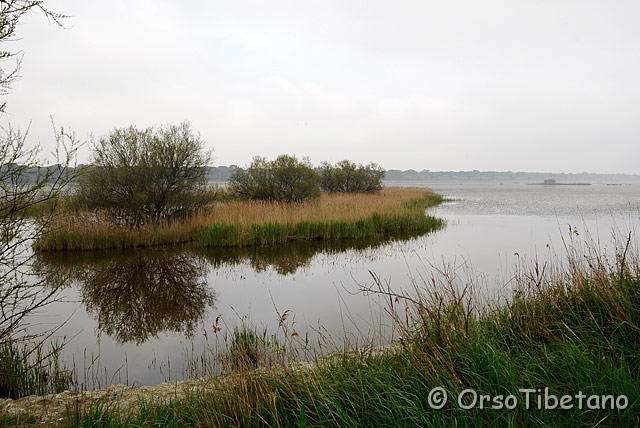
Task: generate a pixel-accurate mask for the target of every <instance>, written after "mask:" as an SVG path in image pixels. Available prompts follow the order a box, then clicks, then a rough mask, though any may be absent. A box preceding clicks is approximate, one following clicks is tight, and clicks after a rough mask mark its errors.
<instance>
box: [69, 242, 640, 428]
mask: <svg viewBox="0 0 640 428" xmlns="http://www.w3.org/2000/svg"><path fill="white" fill-rule="evenodd" d="M574 239H575V238H574V237H573V235H572V237H571V238H570V239H569V241H567V242H566V254H564V255H562V256H560V255H558V254H553V253H549V254H548V255H547V258H546V259H545V260H542V261H538V260H534V261H532V262H525V261H522V262H520V263H519V264H518V265H517V266H516V268H515V272H514V275H513V278H512V280H511V282H510V283H509V285H510V287H512V288H513V293H512V294H511V296H510V297H509V299H507V300H506V301H504V302H501V303H500V304H492V305H489V306H486V305H482V304H479V303H478V300H477V299H476V297H474V293H475V292H477V290H475V289H474V284H473V281H465V280H463V279H461V277H460V276H459V275H458V274H457V273H456V272H453V271H449V270H447V269H441V270H439V271H438V273H436V274H433V275H427V274H420V275H414V276H413V277H412V279H411V284H410V285H411V286H412V287H410V288H408V289H407V288H405V289H404V290H408V291H402V292H398V291H395V290H394V289H392V288H391V287H390V285H389V284H388V283H386V282H385V281H381V280H380V279H379V278H378V277H377V276H375V275H373V286H372V287H370V288H369V289H368V291H370V292H375V293H377V294H378V295H380V296H381V297H383V298H385V299H387V301H388V302H389V307H388V309H389V311H390V313H392V314H393V316H394V319H395V322H396V325H397V327H398V328H399V329H400V331H401V333H402V339H401V340H400V341H398V342H397V343H396V344H395V345H393V346H391V347H389V348H386V349H382V350H381V349H377V348H367V347H363V348H360V349H358V350H353V351H348V352H342V353H336V354H333V355H331V356H328V357H323V358H319V359H318V360H317V361H316V364H315V365H313V366H304V365H284V366H282V367H280V368H279V369H271V370H263V369H259V368H258V369H254V368H253V367H254V366H255V365H254V364H250V365H248V366H246V365H245V366H242V365H240V366H239V367H238V368H237V370H234V371H232V372H231V373H229V374H228V375H227V376H224V377H220V378H216V379H211V380H210V385H209V387H208V388H207V389H205V390H202V391H200V392H197V393H192V394H191V395H189V396H188V397H187V398H186V399H179V400H173V401H171V402H169V403H167V402H143V403H141V404H140V406H139V408H138V411H137V412H136V413H134V414H128V415H127V414H119V413H117V412H113V411H106V410H102V409H95V408H93V409H91V410H90V411H89V412H88V413H86V416H85V418H84V419H83V420H82V421H81V422H82V424H83V426H136V427H138V426H149V427H150V426H243V427H273V426H275V427H290V426H298V427H301V426H314V427H315V426H319V427H356V426H358V427H360V426H432V427H451V426H457V427H494V426H507V427H523V426H525V427H526V426H553V427H556V426H562V427H586V426H589V427H591V426H598V427H619V426H639V425H640V401H639V400H640V267H639V266H640V263H639V258H638V253H637V249H636V248H634V245H633V243H634V240H633V239H632V237H631V235H629V236H628V239H623V240H622V241H621V242H618V244H617V246H616V250H615V252H614V254H612V255H604V254H601V253H600V252H599V251H600V250H599V248H597V247H595V246H592V245H591V244H589V245H587V246H583V245H582V244H581V243H579V242H577V241H574ZM561 257H562V258H563V259H561ZM563 260H564V261H563ZM235 337H236V339H235V340H236V341H242V343H243V347H244V346H249V347H250V346H257V345H256V343H257V338H258V335H255V334H253V335H252V334H250V333H246V332H244V333H240V334H239V335H237V336H235ZM243 349H244V348H243ZM243 352H244V354H245V355H246V354H247V353H246V352H245V351H243ZM248 355H254V354H253V353H251V352H250V353H249V354H248ZM251 361H254V360H253V359H252V360H251ZM435 388H441V389H435ZM471 391H474V393H475V394H476V395H475V399H476V402H475V404H474V393H472V392H471ZM434 392H435V393H434ZM442 392H445V393H446V394H447V397H448V398H447V400H445V402H444V404H443V405H442V407H440V406H439V405H437V404H439V402H436V401H435V400H436V398H438V395H437V393H442ZM545 392H546V395H545ZM580 394H582V396H584V397H582V398H579V397H581V395H580ZM481 396H486V397H487V400H486V401H483V405H482V406H481V405H480V401H479V400H481ZM564 396H568V397H569V398H568V399H566V398H562V397H564ZM587 397H590V398H588V399H587ZM594 397H595V398H594ZM610 397H611V398H610ZM560 399H563V400H565V401H564V402H563V403H564V406H565V407H567V404H571V405H572V407H571V408H566V409H562V408H559V402H560ZM567 400H568V401H567ZM616 400H617V401H616ZM527 403H528V407H527ZM596 404H598V405H599V406H600V407H601V408H599V409H596V408H593V407H595V406H596ZM507 406H508V407H513V408H506V407H507ZM550 407H551V408H550ZM602 407H605V408H602ZM612 407H613V408H612Z"/></svg>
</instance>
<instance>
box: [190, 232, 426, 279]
mask: <svg viewBox="0 0 640 428" xmlns="http://www.w3.org/2000/svg"><path fill="white" fill-rule="evenodd" d="M413 237H414V236H413V235H411V236H409V235H408V236H406V237H404V236H403V237H399V238H396V239H384V240H383V239H345V240H334V241H321V240H320V241H309V242H295V243H290V244H286V245H276V246H264V247H243V248H199V249H194V251H196V252H197V253H198V254H199V255H201V256H203V257H205V258H206V259H207V261H208V262H209V263H210V264H211V265H212V266H213V268H214V269H224V268H226V267H229V266H235V265H239V264H248V265H250V266H251V267H252V268H253V270H255V271H256V272H265V271H267V270H269V269H273V270H274V271H275V272H276V273H278V274H280V275H283V276H286V275H292V274H294V273H296V272H297V271H298V269H304V268H306V267H308V266H309V264H310V262H311V260H312V259H313V258H314V257H315V256H316V255H318V254H320V253H323V254H340V253H345V252H347V251H351V250H355V251H364V250H369V249H372V248H377V247H380V246H382V245H384V244H386V243H389V242H393V241H403V240H408V239H410V238H413Z"/></svg>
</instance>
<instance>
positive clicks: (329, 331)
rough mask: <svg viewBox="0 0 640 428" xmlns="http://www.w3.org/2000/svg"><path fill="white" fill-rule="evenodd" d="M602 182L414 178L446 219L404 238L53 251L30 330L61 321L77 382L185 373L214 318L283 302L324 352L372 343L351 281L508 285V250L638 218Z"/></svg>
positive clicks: (380, 311) (637, 199) (259, 312)
mask: <svg viewBox="0 0 640 428" xmlns="http://www.w3.org/2000/svg"><path fill="white" fill-rule="evenodd" d="M611 184H616V183H593V184H592V185H590V186H562V185H557V186H541V185H529V184H528V183H524V182H523V183H500V182H482V183H420V184H419V185H421V186H425V187H431V188H432V189H434V190H435V191H436V192H438V193H441V194H443V195H444V196H446V197H448V198H449V199H450V201H449V202H446V203H444V204H442V205H441V206H439V207H436V208H434V209H432V210H430V212H429V214H430V215H434V216H438V217H442V218H444V219H445V220H446V226H445V227H444V228H443V229H441V230H438V231H436V232H432V233H430V234H427V235H425V236H422V237H417V238H413V239H408V240H403V241H395V242H387V243H372V242H358V243H349V242H341V243H339V244H338V245H334V246H327V244H326V243H314V244H307V245H291V246H286V247H281V248H276V249H271V248H250V249H239V250H238V249H231V250H229V249H226V250H202V249H184V248H183V249H171V250H168V249H161V250H158V249H155V250H145V251H132V252H127V254H121V253H114V252H101V253H90V254H62V255H59V254H58V255H50V256H47V257H43V258H42V259H41V262H42V263H41V265H42V270H43V273H42V274H41V275H44V276H47V275H58V276H59V275H64V276H65V278H68V283H69V284H70V285H69V287H68V288H67V289H66V290H65V291H64V300H63V301H61V302H56V303H54V304H52V305H50V306H48V307H47V308H46V313H40V314H38V315H36V316H34V317H32V319H31V322H32V327H31V329H32V331H36V330H38V329H46V328H51V327H55V326H58V325H60V324H62V323H63V322H64V324H63V325H62V327H60V328H59V329H58V330H57V332H56V335H57V336H63V337H65V338H66V341H67V342H68V343H67V345H66V347H65V349H64V353H63V359H64V361H65V362H66V364H67V366H68V367H73V368H74V369H75V371H76V374H77V376H78V380H79V381H80V383H81V387H82V388H94V387H98V386H105V385H106V384H108V383H128V384H133V385H141V384H142V385H148V384H155V383H159V382H163V381H165V380H169V379H181V378H184V377H187V376H189V363H188V362H189V361H193V359H194V357H196V358H197V357H198V356H202V355H204V354H206V353H207V351H206V350H205V348H206V346H205V345H206V344H207V343H208V344H209V345H211V344H212V342H215V332H214V325H217V326H218V327H222V331H221V333H219V334H220V335H222V334H224V331H229V330H232V329H233V326H235V325H240V324H241V323H245V324H248V325H252V326H257V327H258V329H259V330H260V329H267V331H269V332H276V331H282V328H281V327H280V329H279V315H282V314H284V313H285V312H286V311H289V312H287V313H288V314H289V315H288V317H287V319H286V322H285V325H286V327H287V329H288V330H287V331H288V332H289V333H292V332H293V331H295V332H297V333H298V335H299V336H298V337H299V338H302V339H303V338H305V337H308V338H309V339H310V343H311V344H312V345H313V344H314V343H316V341H318V340H321V338H324V339H322V341H323V343H325V344H326V343H330V344H331V346H330V347H329V348H325V351H327V350H329V351H330V350H335V349H339V348H341V347H342V346H343V345H344V343H345V340H347V341H348V345H347V346H362V345H370V344H372V345H377V344H381V343H384V342H385V341H386V340H388V339H389V338H392V337H393V334H395V333H394V332H393V331H392V330H391V329H390V328H389V320H388V319H387V317H386V316H385V303H384V302H385V300H384V299H381V298H376V297H372V296H370V295H366V294H365V293H362V292H361V288H362V287H369V286H372V285H373V279H372V273H373V274H375V275H376V276H378V277H379V278H380V280H381V281H382V282H383V283H385V284H389V285H390V286H391V287H392V288H393V289H395V290H398V291H401V290H403V289H406V288H407V287H409V285H410V284H411V282H412V279H413V280H415V279H416V278H417V279H418V280H417V282H418V283H421V278H423V277H429V275H430V274H431V273H432V272H435V271H437V270H447V269H451V270H455V271H456V273H457V274H459V275H460V276H461V277H465V278H468V279H472V280H473V282H474V283H475V284H476V285H477V287H478V288H479V289H481V290H480V292H481V293H482V294H483V295H484V296H485V297H486V298H488V299H492V298H493V296H497V295H500V294H504V293H505V292H508V288H509V278H510V275H511V272H512V271H513V266H514V263H515V262H516V258H517V257H520V258H524V257H528V258H534V257H536V256H538V255H541V254H548V252H549V251H550V250H549V248H552V249H553V251H555V250H558V252H559V253H560V252H561V249H562V237H563V236H566V235H567V233H568V230H569V226H572V227H575V228H577V229H578V230H579V231H580V232H581V233H583V234H585V235H586V234H587V232H588V233H589V234H590V235H591V236H592V237H593V238H594V239H595V240H598V241H599V242H601V244H602V246H603V247H608V246H609V245H610V237H611V232H612V230H614V229H616V230H618V231H619V232H621V233H622V234H626V232H628V231H629V230H631V229H633V228H635V227H636V226H637V223H638V216H639V213H640V209H639V204H640V182H639V183H632V184H629V183H624V184H622V185H611ZM411 185H412V186H416V185H417V184H416V183H411ZM464 281H466V280H465V279H463V282H464ZM65 321H66V322H65ZM327 337H328V339H326V338H327ZM219 338H220V336H219Z"/></svg>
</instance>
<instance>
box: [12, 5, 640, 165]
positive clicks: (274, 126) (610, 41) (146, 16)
mask: <svg viewBox="0 0 640 428" xmlns="http://www.w3.org/2000/svg"><path fill="white" fill-rule="evenodd" d="M46 5H47V6H48V7H49V8H50V9H53V10H55V11H59V12H62V13H66V14H68V15H70V16H71V17H70V18H69V19H67V20H65V25H66V27H67V28H66V29H62V28H59V27H57V26H56V25H55V24H53V23H52V22H49V21H47V19H46V18H44V17H43V16H41V15H37V14H34V15H32V16H29V17H27V18H26V19H24V20H23V21H22V25H21V26H20V28H19V29H18V36H20V40H18V41H15V42H13V43H12V44H11V46H10V47H11V48H12V49H21V50H22V51H23V53H24V62H23V68H22V72H21V75H22V78H21V80H20V81H19V82H18V83H17V84H16V85H14V90H13V92H12V93H11V95H10V96H9V99H8V102H9V104H8V111H9V113H10V115H9V116H8V118H9V119H10V120H11V122H12V124H13V125H14V126H16V125H19V126H20V127H21V128H23V129H24V128H26V127H27V126H28V125H29V124H31V128H30V135H31V139H32V141H40V142H41V143H42V145H43V146H44V147H45V148H49V147H50V141H51V139H52V132H51V125H50V120H49V117H50V116H53V117H54V119H55V121H56V123H57V124H58V125H64V126H67V127H70V128H72V129H74V130H75V132H76V134H77V136H78V137H79V138H81V139H83V140H88V139H89V138H90V136H91V135H94V136H96V137H99V136H102V135H106V134H108V133H109V132H110V131H111V130H113V129H114V128H115V127H124V126H128V125H131V124H133V125H136V126H138V127H141V128H143V127H147V126H150V125H162V124H169V123H178V122H181V121H184V120H189V121H190V122H191V123H192V125H193V127H194V128H195V129H196V130H198V131H199V132H200V133H201V135H202V137H203V138H204V139H205V141H206V142H207V145H208V146H210V147H211V148H212V149H214V155H215V164H216V165H230V164H237V165H240V166H244V165H247V164H249V163H250V162H251V159H252V157H253V156H255V155H261V156H265V157H267V158H273V157H275V156H277V155H278V154H283V153H287V154H294V155H296V156H298V157H303V156H308V157H310V158H311V161H312V162H313V163H320V162H321V161H324V160H328V161H338V160H342V159H350V160H353V161H356V162H359V163H369V162H376V163H378V164H379V165H381V166H383V167H384V168H387V169H409V168H412V169H416V170H422V169H430V170H436V171H437V170H473V169H478V170H513V171H540V172H582V171H588V172H601V173H631V174H638V173H640V78H639V76H640V25H638V22H640V2H638V1H637V0H629V1H624V0H616V1H605V0H602V1H593V0H549V1H546V0H541V1H509V0H504V1H496V0H484V1H475V0H467V1H417V0H416V1H409V0H405V1H389V0H387V1H382V0H368V1H354V0H352V1H345V0H342V1H332V0H323V1H300V0H290V1H289V0H287V1H279V0H274V1H235V0H234V1H211V0H208V1H205V0H192V1H184V2H177V1H174V0H153V1H151V0H135V1H131V0H127V1H124V0H111V1H87V0H47V1H46ZM5 120H6V118H5ZM89 156H90V151H89V150H88V148H85V149H84V150H83V151H82V152H81V154H80V160H81V161H87V160H89V158H90V157H89Z"/></svg>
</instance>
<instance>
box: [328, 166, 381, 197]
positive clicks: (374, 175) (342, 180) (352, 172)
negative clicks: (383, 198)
mask: <svg viewBox="0 0 640 428" xmlns="http://www.w3.org/2000/svg"><path fill="white" fill-rule="evenodd" d="M319 175H320V189H322V190H324V191H325V192H331V193H333V192H344V193H351V192H376V191H378V190H380V189H382V180H383V179H384V176H385V170H384V169H382V168H381V167H380V166H378V165H376V164H375V163H370V164H369V165H366V166H365V165H361V164H359V165H356V164H355V163H353V162H350V161H348V160H343V161H340V162H338V163H337V164H336V165H332V164H331V163H329V162H324V163H323V164H322V165H321V167H320V171H319Z"/></svg>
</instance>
